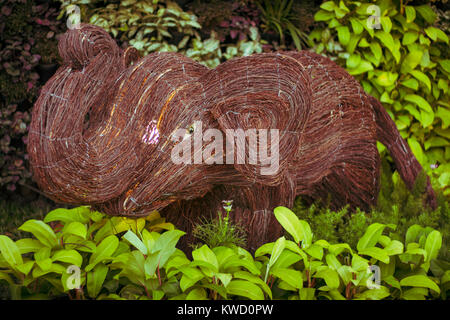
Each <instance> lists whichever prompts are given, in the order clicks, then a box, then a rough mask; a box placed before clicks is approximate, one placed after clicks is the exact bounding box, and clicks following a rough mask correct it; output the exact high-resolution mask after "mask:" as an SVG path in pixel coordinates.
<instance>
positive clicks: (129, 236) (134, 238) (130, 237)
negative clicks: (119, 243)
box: [123, 230, 148, 255]
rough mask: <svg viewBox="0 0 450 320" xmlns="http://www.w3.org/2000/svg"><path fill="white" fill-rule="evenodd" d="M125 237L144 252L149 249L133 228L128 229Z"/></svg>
mask: <svg viewBox="0 0 450 320" xmlns="http://www.w3.org/2000/svg"><path fill="white" fill-rule="evenodd" d="M123 238H124V239H126V240H127V241H128V242H129V243H131V244H132V245H133V246H135V247H136V249H138V250H139V251H140V252H142V254H145V255H146V254H147V253H148V249H147V247H146V246H145V244H144V243H143V242H142V240H141V239H139V237H138V236H137V235H136V234H135V233H134V232H133V231H131V230H128V231H127V232H126V233H125V234H124V235H123Z"/></svg>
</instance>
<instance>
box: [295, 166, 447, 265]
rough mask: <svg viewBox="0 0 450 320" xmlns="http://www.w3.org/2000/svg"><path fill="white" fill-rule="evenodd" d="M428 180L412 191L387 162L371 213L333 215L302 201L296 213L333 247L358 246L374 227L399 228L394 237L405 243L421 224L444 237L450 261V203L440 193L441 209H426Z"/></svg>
mask: <svg viewBox="0 0 450 320" xmlns="http://www.w3.org/2000/svg"><path fill="white" fill-rule="evenodd" d="M426 179H427V176H426V175H425V174H424V173H423V172H422V174H421V175H419V177H418V178H417V180H416V184H415V186H414V188H413V190H412V191H409V190H408V189H407V188H406V186H405V184H404V182H403V180H402V179H401V178H400V177H399V176H398V174H397V173H396V172H395V173H392V172H391V169H390V167H389V163H388V162H387V160H383V161H382V170H381V190H380V193H379V196H378V204H377V207H376V208H374V209H373V210H372V211H370V212H364V211H361V210H359V209H357V210H356V211H355V212H354V213H350V212H349V210H348V208H347V207H345V208H343V209H341V210H340V211H337V212H336V211H332V210H330V209H329V208H327V207H326V206H321V205H319V204H313V205H312V206H310V207H308V206H307V205H305V203H304V202H303V201H302V200H301V199H300V198H298V199H297V200H296V202H295V205H294V208H293V211H294V212H295V213H296V214H297V215H298V217H299V218H300V219H304V220H306V221H308V223H309V224H311V228H312V229H313V230H315V233H314V237H315V239H326V240H328V241H329V242H332V243H338V242H347V243H349V244H350V246H354V245H356V243H357V241H358V239H359V238H360V237H361V236H362V234H363V233H364V230H365V229H366V228H367V227H368V226H369V225H370V224H372V223H375V222H378V223H382V224H386V225H396V228H395V230H394V231H391V234H390V236H391V237H392V238H393V239H396V240H400V239H404V237H405V234H406V230H407V229H408V228H409V227H410V226H412V225H414V224H418V225H421V226H424V227H431V228H434V229H437V230H439V231H440V232H441V233H442V234H443V237H444V241H443V247H444V250H442V251H441V256H440V258H442V259H446V260H450V255H449V253H448V249H447V248H448V246H449V243H450V236H449V235H450V213H449V203H448V200H446V198H445V197H444V196H443V195H442V193H441V192H440V191H439V190H438V189H436V188H435V190H437V199H438V208H437V209H436V210H434V211H432V210H430V209H428V208H425V207H424V206H423V196H422V194H423V193H422V192H423V190H424V188H425V186H426V181H427V180H426Z"/></svg>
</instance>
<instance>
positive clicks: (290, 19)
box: [256, 0, 309, 50]
mask: <svg viewBox="0 0 450 320" xmlns="http://www.w3.org/2000/svg"><path fill="white" fill-rule="evenodd" d="M293 3H294V1H293V0H290V1H286V0H283V1H281V0H277V1H268V0H265V1H258V2H256V4H257V5H258V7H259V9H260V10H261V15H262V22H263V24H264V28H265V30H272V31H276V32H277V33H278V35H279V37H280V45H281V46H282V47H284V48H286V39H285V34H289V35H290V37H291V38H292V41H293V43H294V45H295V47H296V48H297V49H298V50H301V49H302V48H303V47H305V46H307V45H308V44H309V39H308V36H307V35H306V33H304V32H303V31H301V30H300V29H299V28H298V27H297V24H298V23H299V21H300V20H301V18H300V17H298V16H296V15H295V14H294V11H293V10H292V5H293Z"/></svg>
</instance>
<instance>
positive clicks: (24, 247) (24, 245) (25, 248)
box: [16, 238, 44, 254]
mask: <svg viewBox="0 0 450 320" xmlns="http://www.w3.org/2000/svg"><path fill="white" fill-rule="evenodd" d="M16 245H17V247H18V248H19V251H20V253H21V254H24V253H29V252H36V251H39V250H40V249H42V248H43V247H44V245H43V244H42V243H41V242H40V241H39V240H36V239H31V238H24V239H19V240H17V241H16Z"/></svg>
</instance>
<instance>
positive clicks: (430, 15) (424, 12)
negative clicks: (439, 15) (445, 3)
mask: <svg viewBox="0 0 450 320" xmlns="http://www.w3.org/2000/svg"><path fill="white" fill-rule="evenodd" d="M415 8H416V11H418V12H419V14H420V15H421V16H422V17H423V18H424V19H425V20H426V21H427V22H428V23H430V24H433V23H434V21H435V20H436V14H435V13H434V11H433V9H431V7H430V6H429V5H428V4H424V5H421V6H417V7H415Z"/></svg>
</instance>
